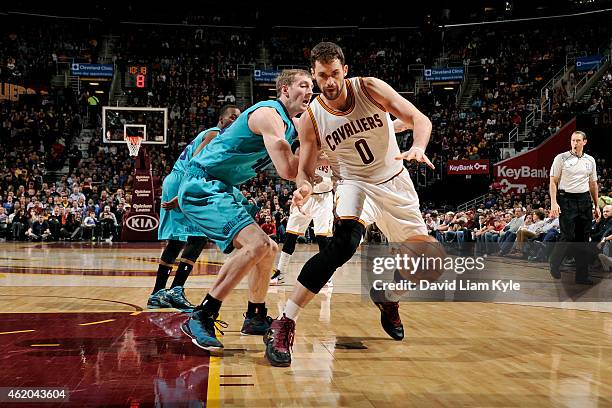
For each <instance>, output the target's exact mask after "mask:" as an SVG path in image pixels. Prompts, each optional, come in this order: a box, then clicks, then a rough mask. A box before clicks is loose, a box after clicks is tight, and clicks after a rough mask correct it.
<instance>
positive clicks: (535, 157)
mask: <svg viewBox="0 0 612 408" xmlns="http://www.w3.org/2000/svg"><path fill="white" fill-rule="evenodd" d="M575 130H576V118H574V119H572V120H571V121H569V122H568V123H567V124H566V125H565V126H563V128H561V130H560V131H558V132H557V133H555V134H554V135H553V136H550V137H549V138H548V139H546V140H545V141H544V142H543V143H542V144H541V145H539V146H538V147H536V148H535V149H531V150H529V151H528V152H525V153H521V154H519V155H517V156H515V157H512V158H510V159H506V160H503V161H501V162H499V163H497V164H496V165H495V166H494V174H495V180H496V181H498V182H499V183H501V185H502V190H501V192H502V193H507V192H509V191H512V192H517V193H524V192H526V191H529V190H531V189H533V188H535V187H540V186H542V185H544V184H548V182H549V178H550V166H552V162H553V160H554V159H555V156H556V155H558V154H559V153H563V152H567V151H569V150H570V137H571V136H572V133H574V131H575Z"/></svg>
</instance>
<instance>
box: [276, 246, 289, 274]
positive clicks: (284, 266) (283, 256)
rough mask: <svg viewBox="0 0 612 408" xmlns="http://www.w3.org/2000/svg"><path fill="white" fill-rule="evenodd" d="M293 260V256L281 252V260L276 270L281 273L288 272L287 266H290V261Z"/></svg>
mask: <svg viewBox="0 0 612 408" xmlns="http://www.w3.org/2000/svg"><path fill="white" fill-rule="evenodd" d="M290 259H291V255H289V254H288V253H286V252H282V251H281V255H280V258H279V259H278V266H277V267H276V269H278V270H279V271H281V273H286V272H287V265H289V260H290Z"/></svg>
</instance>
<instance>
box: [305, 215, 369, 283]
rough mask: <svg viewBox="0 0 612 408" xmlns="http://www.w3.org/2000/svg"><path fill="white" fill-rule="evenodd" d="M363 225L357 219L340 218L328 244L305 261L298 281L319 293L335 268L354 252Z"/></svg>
mask: <svg viewBox="0 0 612 408" xmlns="http://www.w3.org/2000/svg"><path fill="white" fill-rule="evenodd" d="M363 232H364V227H363V225H362V224H361V223H360V222H359V221H355V220H340V221H338V222H337V224H336V229H335V230H334V236H333V237H332V238H331V240H330V242H329V244H328V245H327V246H326V247H325V248H324V249H323V250H322V251H321V252H319V253H318V254H316V255H315V256H313V257H312V258H310V259H309V260H308V262H306V264H305V265H304V267H303V268H302V271H301V272H300V275H299V276H298V282H300V283H301V284H302V285H304V287H305V288H306V289H308V290H309V291H311V292H312V293H319V291H320V290H321V288H322V287H323V286H324V285H325V283H326V282H327V281H328V280H329V278H331V277H332V275H333V274H334V272H335V271H336V269H338V268H339V267H340V266H342V265H344V264H345V263H346V262H347V261H348V260H349V259H351V257H352V256H353V254H354V253H355V251H356V250H357V247H358V246H359V242H361V237H362V236H363Z"/></svg>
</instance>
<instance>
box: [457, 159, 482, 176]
mask: <svg viewBox="0 0 612 408" xmlns="http://www.w3.org/2000/svg"><path fill="white" fill-rule="evenodd" d="M447 172H448V174H449V175H456V174H489V161H488V160H449V161H448V166H447Z"/></svg>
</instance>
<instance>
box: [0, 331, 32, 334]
mask: <svg viewBox="0 0 612 408" xmlns="http://www.w3.org/2000/svg"><path fill="white" fill-rule="evenodd" d="M33 331H36V330H16V331H8V332H0V334H15V333H31V332H33Z"/></svg>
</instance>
